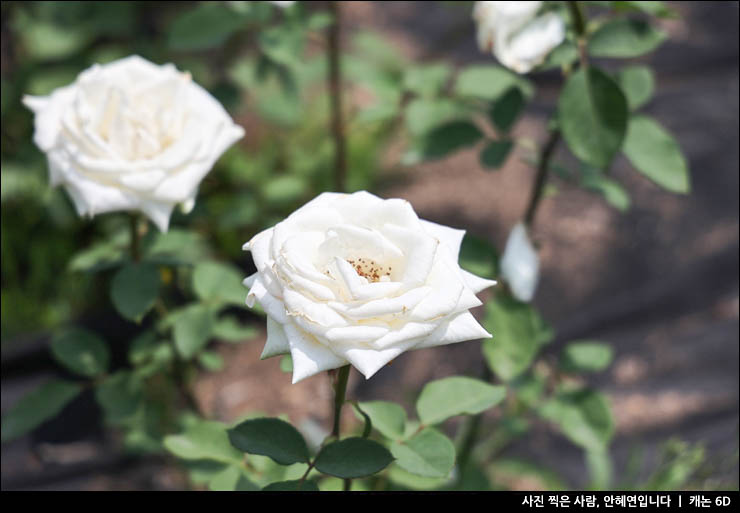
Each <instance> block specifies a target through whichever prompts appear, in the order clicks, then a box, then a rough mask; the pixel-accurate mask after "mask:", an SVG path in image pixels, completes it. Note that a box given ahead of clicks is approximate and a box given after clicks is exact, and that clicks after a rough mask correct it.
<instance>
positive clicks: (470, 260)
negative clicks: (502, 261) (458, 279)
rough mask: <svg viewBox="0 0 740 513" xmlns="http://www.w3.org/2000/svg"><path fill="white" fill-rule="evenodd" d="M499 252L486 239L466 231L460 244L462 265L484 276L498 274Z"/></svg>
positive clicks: (467, 269)
mask: <svg viewBox="0 0 740 513" xmlns="http://www.w3.org/2000/svg"><path fill="white" fill-rule="evenodd" d="M498 260H499V256H498V252H497V251H496V248H494V247H493V245H492V244H491V243H490V242H488V241H487V240H486V239H483V238H481V237H476V236H475V235H472V234H470V233H466V234H465V237H464V238H463V241H462V244H461V245H460V259H459V261H460V267H462V268H463V269H465V270H466V271H469V272H471V273H473V274H477V275H478V276H481V277H482V278H495V277H496V276H498Z"/></svg>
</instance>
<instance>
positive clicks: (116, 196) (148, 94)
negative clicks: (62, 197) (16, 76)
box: [23, 56, 244, 231]
mask: <svg viewBox="0 0 740 513" xmlns="http://www.w3.org/2000/svg"><path fill="white" fill-rule="evenodd" d="M23 103H24V104H25V105H26V106H27V107H28V108H30V109H31V110H32V111H33V112H34V113H35V134H34V142H35V143H36V145H37V146H38V147H39V148H40V149H41V150H42V151H44V152H45V153H46V156H47V158H48V161H49V176H50V181H51V184H52V185H60V184H61V185H64V187H65V188H66V189H67V192H68V193H69V195H70V196H71V197H72V200H73V202H74V204H75V207H76V208H77V212H78V213H79V215H80V216H89V217H93V216H94V215H96V214H101V213H104V212H112V211H117V210H139V211H141V212H143V213H144V214H146V215H147V216H148V217H149V218H150V219H151V220H152V221H153V222H154V224H156V225H157V226H158V227H159V229H160V230H162V231H167V227H168V225H169V220H170V214H171V213H172V209H173V208H174V206H175V205H177V204H181V205H182V207H183V209H184V210H187V211H189V209H192V207H193V205H194V204H195V196H196V194H197V192H198V185H199V184H200V181H201V180H202V179H203V177H204V176H205V175H206V174H207V173H208V172H209V171H210V170H211V167H213V164H214V163H215V162H216V160H217V159H218V158H219V157H220V156H221V154H222V153H223V152H224V151H225V150H226V149H227V148H228V147H229V146H231V145H232V144H233V143H234V142H235V141H237V140H238V139H240V138H241V137H242V136H243V135H244V130H243V129H242V128H241V127H240V126H237V125H235V124H234V122H233V121H232V120H231V118H230V117H229V115H228V114H227V113H226V111H225V110H224V108H223V107H222V106H221V105H220V104H219V103H218V101H216V99H214V98H213V97H212V96H211V95H210V94H208V92H206V90H205V89H203V88H202V87H200V86H199V85H198V84H196V83H194V82H193V81H192V80H191V78H190V74H189V73H181V72H179V71H177V69H176V68H175V67H174V66H173V65H172V64H166V65H164V66H158V65H156V64H153V63H151V62H149V61H147V60H145V59H143V58H141V57H138V56H131V57H127V58H125V59H120V60H118V61H115V62H111V63H109V64H105V65H102V66H101V65H97V64H96V65H94V66H92V67H91V68H89V69H87V70H85V71H83V72H82V73H80V75H79V76H78V77H77V80H76V81H75V82H74V83H73V84H70V85H68V86H65V87H61V88H59V89H56V90H54V91H53V92H52V93H51V94H50V95H49V96H43V97H40V96H25V97H24V98H23Z"/></svg>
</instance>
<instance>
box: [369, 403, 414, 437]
mask: <svg viewBox="0 0 740 513" xmlns="http://www.w3.org/2000/svg"><path fill="white" fill-rule="evenodd" d="M360 408H362V410H363V411H364V412H365V413H367V414H368V416H370V419H371V420H372V422H373V427H374V428H375V429H377V430H378V431H379V432H380V433H381V434H382V435H383V436H385V437H387V438H390V439H391V440H397V439H399V438H402V437H403V434H404V430H405V429H406V410H404V409H403V407H402V406H401V405H400V404H396V403H392V402H389V401H368V402H363V403H360Z"/></svg>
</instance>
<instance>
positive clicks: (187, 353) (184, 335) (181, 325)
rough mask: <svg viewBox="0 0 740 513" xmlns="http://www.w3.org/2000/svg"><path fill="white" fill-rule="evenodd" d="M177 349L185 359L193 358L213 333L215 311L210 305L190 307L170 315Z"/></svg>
mask: <svg viewBox="0 0 740 513" xmlns="http://www.w3.org/2000/svg"><path fill="white" fill-rule="evenodd" d="M170 317H171V320H172V322H173V329H172V335H173V337H174V339H175V347H176V348H177V351H178V352H179V353H180V355H182V357H183V358H185V359H189V358H192V357H193V355H195V354H196V353H197V352H198V351H200V350H201V349H202V348H203V347H204V346H205V345H206V342H208V339H209V338H210V337H211V334H212V333H213V325H214V322H215V320H214V317H215V314H214V312H213V310H212V309H211V308H210V307H208V305H202V304H194V305H189V306H186V307H184V308H181V309H180V310H177V311H175V312H172V313H171V314H170Z"/></svg>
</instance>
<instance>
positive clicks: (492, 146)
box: [480, 141, 514, 169]
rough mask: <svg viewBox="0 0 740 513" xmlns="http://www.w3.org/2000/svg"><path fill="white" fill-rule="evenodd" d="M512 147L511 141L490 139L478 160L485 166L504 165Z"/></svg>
mask: <svg viewBox="0 0 740 513" xmlns="http://www.w3.org/2000/svg"><path fill="white" fill-rule="evenodd" d="M513 147H514V143H513V142H511V141H491V142H489V143H488V144H487V145H486V147H485V148H484V149H483V151H482V152H481V154H480V162H481V164H483V165H484V166H485V167H490V168H493V169H498V168H500V167H501V166H503V165H504V163H505V162H506V159H507V158H508V156H509V153H510V152H511V149H512V148H513Z"/></svg>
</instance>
